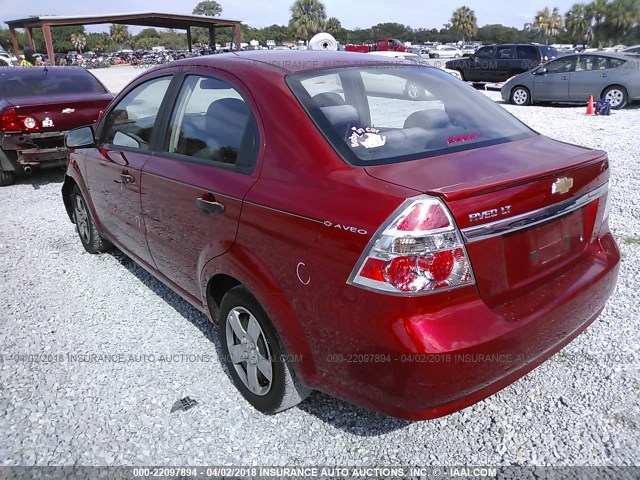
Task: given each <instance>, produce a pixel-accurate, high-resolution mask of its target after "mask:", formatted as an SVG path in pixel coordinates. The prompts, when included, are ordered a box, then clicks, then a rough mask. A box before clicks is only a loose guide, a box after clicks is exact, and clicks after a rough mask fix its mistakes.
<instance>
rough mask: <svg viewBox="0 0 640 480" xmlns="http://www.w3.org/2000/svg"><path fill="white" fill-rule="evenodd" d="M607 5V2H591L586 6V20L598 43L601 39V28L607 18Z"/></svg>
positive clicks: (606, 0)
mask: <svg viewBox="0 0 640 480" xmlns="http://www.w3.org/2000/svg"><path fill="white" fill-rule="evenodd" d="M608 3H609V2H608V0H593V1H592V2H591V3H589V4H587V6H586V9H587V18H588V19H589V22H590V23H591V30H592V32H593V35H594V37H596V39H597V40H598V43H601V40H602V37H603V35H602V34H603V32H602V29H603V28H602V27H603V23H604V22H605V18H606V16H607V11H608Z"/></svg>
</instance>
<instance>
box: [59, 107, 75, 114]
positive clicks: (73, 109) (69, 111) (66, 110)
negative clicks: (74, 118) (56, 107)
mask: <svg viewBox="0 0 640 480" xmlns="http://www.w3.org/2000/svg"><path fill="white" fill-rule="evenodd" d="M75 111H76V109H75V108H65V109H64V110H62V113H73V112H75Z"/></svg>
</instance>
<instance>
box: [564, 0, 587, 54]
mask: <svg viewBox="0 0 640 480" xmlns="http://www.w3.org/2000/svg"><path fill="white" fill-rule="evenodd" d="M564 24H565V26H566V28H567V32H568V33H569V35H570V36H571V39H572V41H573V42H574V43H578V42H582V43H583V44H584V45H586V44H587V43H589V42H590V41H591V38H592V37H593V31H592V30H591V21H590V18H589V12H588V10H587V6H586V5H584V4H583V3H575V4H574V5H573V6H572V7H571V10H569V11H568V12H567V13H566V15H565V17H564Z"/></svg>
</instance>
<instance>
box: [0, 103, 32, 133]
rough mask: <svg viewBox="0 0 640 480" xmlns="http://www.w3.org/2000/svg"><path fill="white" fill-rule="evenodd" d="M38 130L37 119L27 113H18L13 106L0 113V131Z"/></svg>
mask: <svg viewBox="0 0 640 480" xmlns="http://www.w3.org/2000/svg"><path fill="white" fill-rule="evenodd" d="M36 130H40V125H38V121H37V120H36V119H35V118H33V117H31V116H28V115H18V114H17V113H16V110H15V109H14V108H13V107H9V108H7V109H6V110H5V111H4V112H2V115H0V132H22V131H36Z"/></svg>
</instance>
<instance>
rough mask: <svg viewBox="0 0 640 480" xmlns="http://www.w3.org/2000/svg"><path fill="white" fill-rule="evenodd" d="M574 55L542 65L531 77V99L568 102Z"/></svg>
mask: <svg viewBox="0 0 640 480" xmlns="http://www.w3.org/2000/svg"><path fill="white" fill-rule="evenodd" d="M574 65H575V55H569V56H566V57H562V58H558V59H556V60H553V61H552V62H549V63H547V64H545V65H544V67H543V68H544V69H545V70H542V69H541V70H539V71H538V72H536V74H535V75H534V77H533V98H534V100H538V101H565V102H566V101H568V100H569V79H570V78H571V75H572V72H573V70H574Z"/></svg>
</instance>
